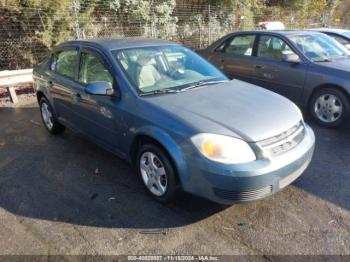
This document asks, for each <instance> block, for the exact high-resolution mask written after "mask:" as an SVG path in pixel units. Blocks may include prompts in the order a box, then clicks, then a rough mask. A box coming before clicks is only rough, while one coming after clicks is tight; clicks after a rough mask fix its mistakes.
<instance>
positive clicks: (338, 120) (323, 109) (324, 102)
mask: <svg viewBox="0 0 350 262" xmlns="http://www.w3.org/2000/svg"><path fill="white" fill-rule="evenodd" d="M309 106H310V113H311V116H312V118H313V119H314V121H315V122H316V123H318V124H319V125H321V126H324V127H336V126H340V125H342V124H343V123H344V122H345V120H346V119H347V117H348V116H349V110H350V105H349V101H348V99H347V97H346V96H345V95H344V94H343V93H342V92H340V91H339V90H337V89H333V88H323V89H321V90H319V91H317V92H316V93H315V94H314V95H313V96H312V98H311V101H310V105H309Z"/></svg>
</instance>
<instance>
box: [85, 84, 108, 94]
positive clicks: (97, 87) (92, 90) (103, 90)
mask: <svg viewBox="0 0 350 262" xmlns="http://www.w3.org/2000/svg"><path fill="white" fill-rule="evenodd" d="M85 92H86V93H88V94H90V95H105V96H111V95H113V94H114V90H113V87H112V84H111V83H109V82H106V81H97V82H91V83H89V84H88V85H87V86H86V88H85Z"/></svg>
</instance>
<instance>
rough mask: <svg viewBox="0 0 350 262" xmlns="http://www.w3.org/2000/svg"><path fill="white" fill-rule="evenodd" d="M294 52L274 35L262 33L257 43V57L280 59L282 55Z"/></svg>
mask: <svg viewBox="0 0 350 262" xmlns="http://www.w3.org/2000/svg"><path fill="white" fill-rule="evenodd" d="M287 54H294V52H293V50H292V49H290V47H289V46H288V45H287V43H286V42H284V41H283V40H282V39H280V38H278V37H275V36H268V35H262V36H260V39H259V44H258V52H257V56H258V57H266V58H271V59H275V60H282V59H283V55H287Z"/></svg>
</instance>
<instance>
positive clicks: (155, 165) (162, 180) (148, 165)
mask: <svg viewBox="0 0 350 262" xmlns="http://www.w3.org/2000/svg"><path fill="white" fill-rule="evenodd" d="M140 172H141V176H142V180H143V182H144V183H145V185H146V187H147V188H148V190H149V191H150V192H151V193H152V194H154V195H155V196H162V195H164V194H165V192H166V190H167V186H168V179H167V174H166V170H165V168H164V164H163V163H162V161H161V160H160V159H159V157H158V156H157V155H156V154H154V153H152V152H149V151H147V152H144V153H143V154H142V155H141V157H140Z"/></svg>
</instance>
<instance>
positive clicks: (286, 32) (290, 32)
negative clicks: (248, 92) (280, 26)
mask: <svg viewBox="0 0 350 262" xmlns="http://www.w3.org/2000/svg"><path fill="white" fill-rule="evenodd" d="M240 33H243V34H249V33H251V34H266V33H267V34H276V35H285V36H289V35H302V34H310V33H311V34H318V33H319V32H317V31H308V30H255V31H240V32H234V33H232V34H240Z"/></svg>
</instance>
